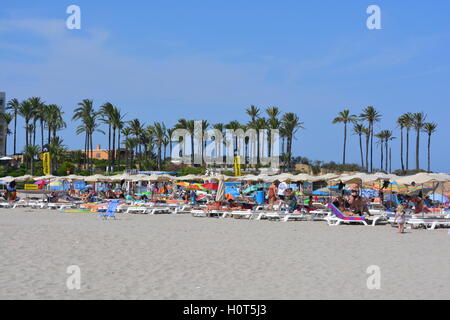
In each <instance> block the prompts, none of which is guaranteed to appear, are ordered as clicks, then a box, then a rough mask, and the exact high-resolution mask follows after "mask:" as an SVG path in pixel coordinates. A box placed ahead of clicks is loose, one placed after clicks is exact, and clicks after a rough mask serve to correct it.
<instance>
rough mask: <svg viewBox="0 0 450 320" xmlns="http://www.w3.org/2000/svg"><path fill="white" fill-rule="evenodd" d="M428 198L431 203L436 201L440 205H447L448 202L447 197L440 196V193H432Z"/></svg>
mask: <svg viewBox="0 0 450 320" xmlns="http://www.w3.org/2000/svg"><path fill="white" fill-rule="evenodd" d="M428 196H429V197H430V199H431V200H433V201H437V202H440V203H448V202H449V198H448V196H446V195H443V194H440V193H432V194H430V195H428Z"/></svg>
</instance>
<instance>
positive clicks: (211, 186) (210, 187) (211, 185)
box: [202, 182, 219, 190]
mask: <svg viewBox="0 0 450 320" xmlns="http://www.w3.org/2000/svg"><path fill="white" fill-rule="evenodd" d="M218 186H219V185H218V184H217V183H211V182H209V183H205V184H203V185H202V187H203V188H205V189H208V190H217V189H218Z"/></svg>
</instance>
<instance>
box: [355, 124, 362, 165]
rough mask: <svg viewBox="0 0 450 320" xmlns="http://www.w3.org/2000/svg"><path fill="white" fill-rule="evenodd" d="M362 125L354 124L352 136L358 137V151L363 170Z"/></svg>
mask: <svg viewBox="0 0 450 320" xmlns="http://www.w3.org/2000/svg"><path fill="white" fill-rule="evenodd" d="M364 129H365V127H364V125H363V124H361V123H356V124H355V125H354V126H353V134H356V135H358V136H359V151H360V154H361V168H364V152H363V144H362V135H363V134H364Z"/></svg>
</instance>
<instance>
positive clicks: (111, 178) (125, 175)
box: [108, 173, 134, 182]
mask: <svg viewBox="0 0 450 320" xmlns="http://www.w3.org/2000/svg"><path fill="white" fill-rule="evenodd" d="M133 177H134V176H133V175H131V174H128V173H122V174H116V175H114V176H109V177H108V180H109V181H111V182H121V181H123V180H125V181H133Z"/></svg>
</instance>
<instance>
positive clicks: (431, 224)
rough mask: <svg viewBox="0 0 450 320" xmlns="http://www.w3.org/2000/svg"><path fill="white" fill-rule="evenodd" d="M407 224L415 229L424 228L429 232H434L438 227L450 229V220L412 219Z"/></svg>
mask: <svg viewBox="0 0 450 320" xmlns="http://www.w3.org/2000/svg"><path fill="white" fill-rule="evenodd" d="M406 223H407V224H410V225H412V227H413V228H418V227H420V226H424V227H425V228H426V229H427V230H434V229H436V228H438V227H449V226H450V219H448V220H447V219H430V218H423V219H420V218H411V219H409V220H407V221H406Z"/></svg>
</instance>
